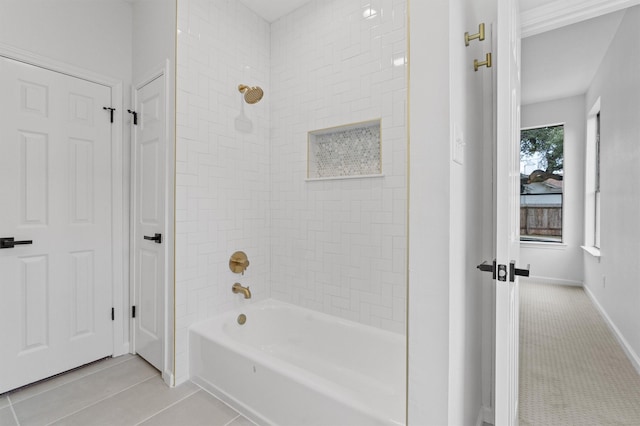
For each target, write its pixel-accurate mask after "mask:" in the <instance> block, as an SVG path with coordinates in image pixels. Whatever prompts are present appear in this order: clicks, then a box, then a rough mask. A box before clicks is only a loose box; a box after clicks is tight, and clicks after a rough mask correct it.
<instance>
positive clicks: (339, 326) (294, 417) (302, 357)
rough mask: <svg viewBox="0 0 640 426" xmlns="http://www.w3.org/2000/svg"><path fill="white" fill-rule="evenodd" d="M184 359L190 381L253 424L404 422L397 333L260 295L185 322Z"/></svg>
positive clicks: (322, 425)
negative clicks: (238, 306) (214, 314)
mask: <svg viewBox="0 0 640 426" xmlns="http://www.w3.org/2000/svg"><path fill="white" fill-rule="evenodd" d="M241 313H242V314H245V315H246V323H245V324H244V325H240V324H238V321H237V319H238V316H239V314H241ZM189 357H190V359H189V361H190V375H191V380H192V381H193V382H194V383H196V384H198V385H200V386H201V387H203V388H204V389H206V390H208V391H209V392H211V393H212V394H214V395H216V396H217V397H218V398H220V399H222V400H223V401H225V402H226V403H228V404H229V405H231V406H232V407H234V408H235V409H236V410H238V411H239V412H240V413H242V414H243V415H245V416H246V417H248V418H249V419H251V420H253V421H254V422H256V423H258V424H259V425H280V426H289V425H290V426H312V425H318V426H332V425H335V426H339V425H345V426H347V425H348V426H357V425H363V426H365V425H366V426H372V425H403V424H405V420H404V419H405V376H406V372H405V363H406V360H405V338H404V336H402V335H399V334H395V333H390V332H386V331H383V330H380V329H377V328H374V327H368V326H365V325H362V324H358V323H354V322H351V321H346V320H342V319H339V318H336V317H332V316H329V315H325V314H322V313H319V312H315V311H310V310H307V309H304V308H300V307H297V306H294V305H290V304H287V303H283V302H280V301H276V300H265V301H262V302H258V303H253V304H251V305H247V307H246V308H242V309H241V310H236V311H231V312H228V313H225V314H222V315H220V316H218V317H216V318H213V319H210V320H206V321H204V322H200V323H197V324H194V325H193V326H191V327H190V329H189Z"/></svg>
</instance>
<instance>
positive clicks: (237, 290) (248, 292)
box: [231, 283, 251, 299]
mask: <svg viewBox="0 0 640 426" xmlns="http://www.w3.org/2000/svg"><path fill="white" fill-rule="evenodd" d="M231 291H233V292H234V293H236V294H237V293H242V294H243V295H244V298H245V299H251V290H249V287H243V286H242V284H240V283H235V284H234V285H233V287H231Z"/></svg>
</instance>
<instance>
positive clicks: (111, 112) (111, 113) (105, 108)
mask: <svg viewBox="0 0 640 426" xmlns="http://www.w3.org/2000/svg"><path fill="white" fill-rule="evenodd" d="M102 109H103V110H105V111H109V113H110V119H111V122H112V123H113V111H115V110H116V109H115V108H110V107H102Z"/></svg>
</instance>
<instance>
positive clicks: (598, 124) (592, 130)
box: [582, 98, 602, 257]
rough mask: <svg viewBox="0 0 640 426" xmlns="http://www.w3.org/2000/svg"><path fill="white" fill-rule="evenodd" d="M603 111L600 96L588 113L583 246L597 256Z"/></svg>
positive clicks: (599, 222) (600, 197)
mask: <svg viewBox="0 0 640 426" xmlns="http://www.w3.org/2000/svg"><path fill="white" fill-rule="evenodd" d="M601 135H602V111H601V108H600V98H598V99H596V101H595V102H594V104H593V106H592V107H591V109H590V110H589V113H588V114H587V135H586V152H585V179H584V183H585V188H584V194H585V197H584V200H585V205H584V245H583V246H582V248H583V249H584V250H585V251H586V252H588V253H590V254H591V255H593V256H595V257H600V249H601V246H602V244H601V237H602V230H601V223H602V218H601V213H600V212H601V209H600V206H601V200H602V175H601V160H602V138H601Z"/></svg>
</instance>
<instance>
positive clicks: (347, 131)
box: [307, 120, 382, 179]
mask: <svg viewBox="0 0 640 426" xmlns="http://www.w3.org/2000/svg"><path fill="white" fill-rule="evenodd" d="M380 140H381V138H380V120H373V121H367V122H364V123H356V124H347V125H344V126H340V127H333V128H330V129H323V130H314V131H312V132H309V142H308V143H309V150H308V156H309V158H308V162H307V178H308V179H331V178H333V179H340V178H347V177H363V176H380V175H381V174H382V166H381V164H382V162H381V161H380Z"/></svg>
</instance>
